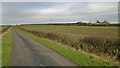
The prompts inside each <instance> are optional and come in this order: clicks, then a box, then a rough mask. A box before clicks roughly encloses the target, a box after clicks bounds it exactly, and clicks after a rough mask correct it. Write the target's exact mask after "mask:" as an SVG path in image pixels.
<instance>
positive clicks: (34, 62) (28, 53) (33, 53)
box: [12, 28, 76, 66]
mask: <svg viewBox="0 0 120 68" xmlns="http://www.w3.org/2000/svg"><path fill="white" fill-rule="evenodd" d="M12 31H13V40H14V42H13V44H14V46H13V52H12V66H76V65H75V64H74V63H72V62H71V61H69V60H67V59H66V58H64V57H63V56H61V55H59V54H57V53H56V52H54V51H53V50H51V49H49V48H48V47H46V46H44V45H42V44H40V43H38V42H36V41H34V40H32V39H31V38H29V37H27V36H25V35H23V34H22V33H20V32H18V31H17V30H16V29H15V28H13V29H12Z"/></svg>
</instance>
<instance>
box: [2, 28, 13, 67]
mask: <svg viewBox="0 0 120 68" xmlns="http://www.w3.org/2000/svg"><path fill="white" fill-rule="evenodd" d="M12 44H13V39H12V31H11V29H10V30H9V31H8V32H7V33H5V34H4V36H3V37H2V66H10V65H11V55H12Z"/></svg>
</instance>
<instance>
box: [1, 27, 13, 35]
mask: <svg viewBox="0 0 120 68" xmlns="http://www.w3.org/2000/svg"><path fill="white" fill-rule="evenodd" d="M10 27H11V26H8V27H6V28H4V29H2V30H1V31H0V34H3V33H4V32H6V31H7V30H8V29H9V28H10Z"/></svg>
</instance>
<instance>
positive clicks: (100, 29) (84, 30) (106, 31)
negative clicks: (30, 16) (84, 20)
mask: <svg viewBox="0 0 120 68" xmlns="http://www.w3.org/2000/svg"><path fill="white" fill-rule="evenodd" d="M22 27H23V28H26V29H30V30H36V31H46V32H58V33H67V34H74V35H80V36H100V37H118V27H113V26H111V27H110V26H55V25H24V26H22Z"/></svg>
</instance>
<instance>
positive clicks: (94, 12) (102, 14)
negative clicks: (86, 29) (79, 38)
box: [2, 2, 118, 24]
mask: <svg viewBox="0 0 120 68" xmlns="http://www.w3.org/2000/svg"><path fill="white" fill-rule="evenodd" d="M117 15H118V3H117V2H3V3H2V24H23V23H32V24H35V23H36V24H38V23H50V22H51V19H52V21H53V23H54V22H57V23H63V22H77V21H86V22H88V21H90V20H91V21H92V22H95V21H96V20H100V21H103V20H104V19H105V20H107V21H109V22H111V23H116V22H117V21H118V16H117Z"/></svg>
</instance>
